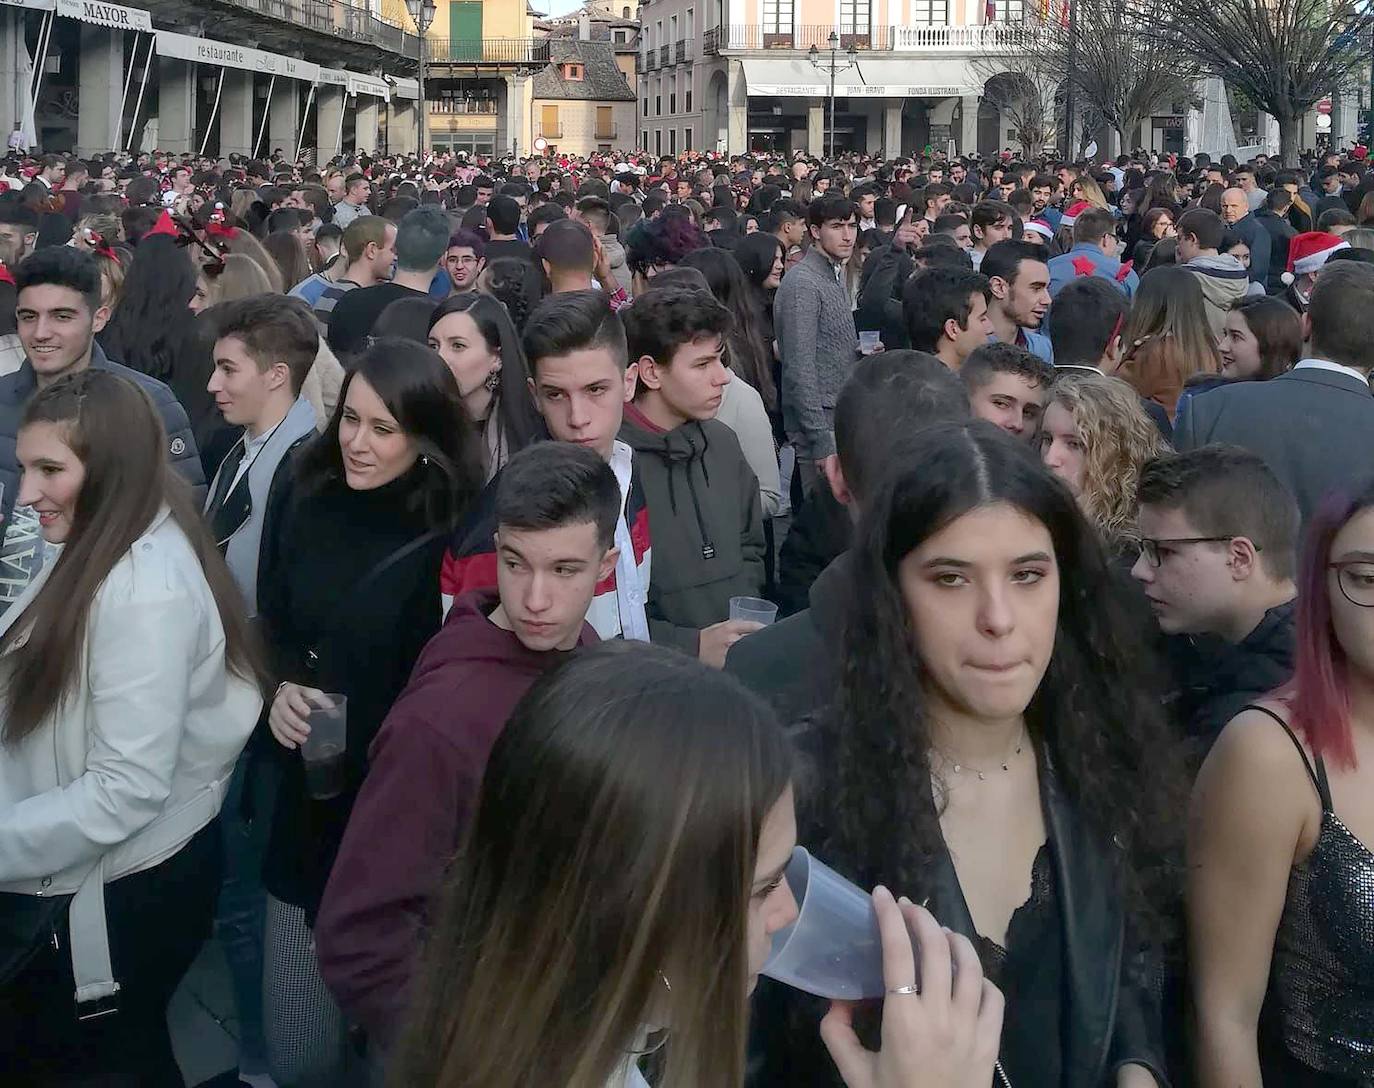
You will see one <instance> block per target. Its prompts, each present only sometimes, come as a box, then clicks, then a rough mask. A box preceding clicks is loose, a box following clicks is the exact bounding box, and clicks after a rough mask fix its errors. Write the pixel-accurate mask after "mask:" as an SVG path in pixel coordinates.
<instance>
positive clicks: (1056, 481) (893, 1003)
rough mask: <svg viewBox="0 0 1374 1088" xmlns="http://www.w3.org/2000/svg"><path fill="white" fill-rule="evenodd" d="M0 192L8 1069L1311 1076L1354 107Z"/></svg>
mask: <svg viewBox="0 0 1374 1088" xmlns="http://www.w3.org/2000/svg"><path fill="white" fill-rule="evenodd" d="M0 190H3V191H0V261H2V262H3V264H2V265H0V517H3V525H2V532H3V537H2V538H0V693H2V696H0V697H2V698H3V711H0V714H2V717H0V1069H3V1070H4V1071H5V1072H4V1074H3V1078H4V1080H5V1083H6V1084H15V1085H64V1086H65V1085H71V1086H75V1085H111V1086H114V1085H120V1086H123V1085H127V1086H138V1088H144V1086H152V1088H162V1086H180V1085H182V1084H183V1083H184V1081H183V1078H182V1074H181V1072H180V1070H179V1067H178V1064H177V1061H176V1058H175V1055H174V1052H173V1049H172V1044H171V1038H170V1035H169V1031H168V1028H167V1020H166V1014H167V1007H168V1003H169V1001H170V999H171V996H172V994H173V992H174V991H175V990H176V989H177V987H178V985H179V984H180V983H181V981H182V980H183V978H184V977H185V975H186V973H187V971H188V969H189V968H190V965H191V964H192V962H193V961H194V960H195V959H196V957H197V956H198V955H199V954H200V953H201V951H202V949H203V947H204V946H205V944H206V942H207V941H208V940H210V939H211V938H212V935H213V938H214V939H215V940H217V942H218V943H219V945H220V947H221V948H222V950H223V954H224V959H225V961H226V962H227V964H228V968H229V974H230V977H231V980H232V987H233V998H234V1006H235V1017H234V1018H235V1021H236V1025H237V1031H236V1033H237V1039H238V1043H239V1055H238V1066H237V1070H236V1071H234V1072H233V1073H230V1074H228V1076H229V1078H230V1079H229V1080H227V1081H225V1083H238V1084H247V1085H250V1086H253V1088H270V1086H273V1085H275V1086H279V1088H296V1086H300V1088H310V1086H321V1085H327V1086H333V1085H368V1084H371V1085H373V1086H379V1085H383V1084H388V1085H396V1086H404V1088H500V1086H509V1088H524V1086H527V1085H532V1084H546V1085H557V1086H564V1085H566V1086H569V1088H635V1086H640V1088H647V1085H648V1084H656V1085H662V1086H666V1088H679V1086H689V1085H690V1086H693V1088H697V1086H705V1085H710V1086H712V1088H716V1086H720V1088H745V1086H746V1085H748V1086H751V1088H775V1086H784V1085H785V1086H788V1088H796V1086H802V1088H805V1086H808V1085H816V1086H827V1088H833V1086H837V1085H839V1084H841V1083H843V1084H845V1085H848V1086H849V1088H898V1086H900V1088H984V1086H987V1085H994V1084H996V1085H1002V1086H1013V1085H1014V1086H1015V1088H1027V1086H1037V1088H1050V1086H1054V1088H1102V1086H1111V1088H1167V1086H1170V1085H1174V1086H1181V1085H1194V1084H1195V1085H1198V1086H1200V1088H1234V1086H1237V1085H1241V1086H1246V1088H1251V1086H1254V1088H1257V1086H1259V1085H1260V1084H1261V1083H1264V1084H1278V1085H1291V1086H1297V1088H1308V1086H1314V1088H1340V1086H1348V1088H1356V1086H1360V1085H1368V1084H1370V1083H1374V898H1372V896H1374V852H1371V846H1370V844H1374V789H1371V786H1374V444H1371V441H1370V435H1371V434H1374V393H1372V392H1371V387H1370V372H1371V368H1374V268H1371V267H1369V266H1370V265H1374V170H1370V169H1368V168H1367V165H1366V159H1365V153H1364V148H1362V147H1357V148H1355V149H1353V150H1352V151H1351V152H1349V153H1348V154H1344V155H1339V154H1336V155H1327V156H1325V157H1320V158H1313V159H1310V160H1306V161H1304V164H1303V168H1302V169H1300V170H1298V169H1284V168H1280V167H1279V166H1278V164H1275V163H1270V162H1269V161H1268V160H1267V159H1265V158H1264V157H1263V156H1260V157H1259V158H1257V159H1256V160H1254V161H1250V162H1243V163H1242V162H1237V161H1236V160H1235V159H1234V158H1231V157H1229V156H1227V157H1223V158H1222V159H1221V160H1220V161H1213V160H1212V159H1211V158H1210V157H1208V156H1206V155H1199V156H1197V157H1196V158H1195V159H1191V160H1190V159H1176V158H1173V157H1168V158H1160V157H1159V156H1153V155H1144V154H1139V153H1137V154H1135V155H1125V156H1122V157H1120V158H1119V159H1117V160H1116V161H1115V162H1108V163H1086V162H1067V161H1053V160H1046V159H1041V160H1037V161H1034V162H1018V161H1013V159H1012V158H1011V156H1010V155H1003V156H1000V157H996V158H992V159H983V160H979V159H953V158H947V157H945V156H943V155H931V154H929V153H927V154H924V155H915V156H911V157H904V158H897V159H889V160H879V159H874V158H871V157H867V156H863V155H858V154H846V155H841V156H838V157H836V158H834V159H831V160H826V161H817V160H814V159H812V158H810V157H808V156H805V155H802V154H795V155H788V156H777V155H765V154H758V155H749V156H736V157H726V156H722V155H702V154H698V153H686V154H683V155H679V156H674V157H668V158H660V157H653V156H648V155H645V154H638V155H635V154H631V155H626V156H624V157H623V158H622V157H619V156H610V157H606V156H598V157H593V158H590V159H580V158H575V159H568V158H558V159H551V158H530V159H526V160H519V161H517V160H513V159H503V160H489V159H486V158H476V159H471V160H470V159H469V158H468V157H466V156H463V155H440V156H430V157H427V158H425V159H424V160H423V161H421V160H417V159H414V158H401V157H395V156H390V157H388V156H377V157H371V156H367V155H362V156H357V157H351V158H344V159H340V160H338V161H336V162H333V163H331V164H329V165H328V167H327V168H324V169H315V168H314V167H312V166H310V165H307V164H305V163H289V162H286V161H283V160H282V159H281V158H280V157H279V156H274V157H273V158H271V159H269V160H266V161H245V160H242V159H233V160H230V161H227V162H226V161H216V160H209V159H204V158H199V157H195V156H189V155H181V156H178V155H140V156H137V157H136V158H130V157H128V156H119V155H114V154H111V155H106V156H104V157H103V158H100V159H97V160H94V161H89V162H87V161H82V160H78V159H63V158H61V157H58V156H53V155H47V156H42V157H40V158H35V159H26V160H17V159H14V158H11V159H10V160H8V161H7V162H5V163H4V165H3V169H0ZM758 598H762V599H763V600H764V601H767V602H772V603H773V604H775V605H776V606H777V607H778V610H779V614H780V616H781V617H782V618H781V619H779V620H778V621H777V622H775V623H772V624H770V625H764V624H762V623H760V622H758V620H757V619H753V618H743V617H744V615H745V614H749V615H757V612H756V611H755V612H748V611H747V609H742V608H740V607H739V606H740V602H741V599H745V600H746V601H747V600H748V599H758ZM754 603H755V604H757V601H755V602H754ZM340 719H342V721H340ZM331 735H336V739H335V740H334V741H333V742H332V747H330V746H329V745H328V744H326V743H325V740H324V739H323V738H327V737H328V736H331ZM798 846H804V847H806V848H807V849H808V850H810V851H811V852H812V853H814V854H815V855H816V856H817V857H818V858H820V859H822V860H824V861H825V862H826V863H827V864H829V865H831V866H833V867H834V868H835V869H836V870H837V871H838V872H840V873H841V874H842V875H844V876H845V877H847V878H849V879H850V880H852V881H854V882H855V883H857V884H859V885H860V886H861V887H863V888H864V889H872V901H873V907H874V911H875V913H876V917H877V921H878V926H879V930H880V933H881V937H882V952H883V969H884V978H885V985H886V988H887V995H886V997H885V998H884V999H883V1000H882V1002H881V1003H876V1002H870V1003H863V1004H858V1005H853V1004H849V1003H845V1002H831V1003H830V1004H829V1007H828V1008H827V1007H826V1003H825V1002H824V1001H822V1000H820V999H818V998H814V997H811V996H809V995H807V994H804V993H802V992H800V991H798V990H794V989H790V988H788V987H786V986H784V985H782V984H781V983H778V982H776V981H773V980H771V979H768V978H766V977H764V978H761V977H760V971H761V968H762V967H763V966H764V964H765V961H766V960H767V957H768V954H769V949H770V945H771V939H772V937H773V935H774V934H777V933H779V932H780V931H783V930H785V929H786V927H788V926H789V925H791V924H792V923H793V922H794V921H795V920H796V919H797V917H798V909H799V904H798V901H797V896H796V895H795V894H794V892H795V889H794V888H793V887H792V885H791V884H790V883H789V882H788V880H786V879H785V872H786V870H787V868H788V863H789V861H790V860H791V858H792V857H793V852H794V849H795V848H796V847H798Z"/></svg>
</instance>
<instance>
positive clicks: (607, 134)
mask: <svg viewBox="0 0 1374 1088" xmlns="http://www.w3.org/2000/svg"><path fill="white" fill-rule="evenodd" d="M619 136H620V126H619V125H617V124H616V123H615V122H614V121H612V122H611V123H610V124H598V125H597V126H596V139H598V140H614V139H617V138H618V137H619Z"/></svg>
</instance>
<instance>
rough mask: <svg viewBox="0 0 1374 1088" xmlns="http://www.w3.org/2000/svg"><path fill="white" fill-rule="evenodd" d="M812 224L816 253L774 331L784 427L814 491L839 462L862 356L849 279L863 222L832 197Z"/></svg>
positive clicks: (778, 302)
mask: <svg viewBox="0 0 1374 1088" xmlns="http://www.w3.org/2000/svg"><path fill="white" fill-rule="evenodd" d="M806 221H807V231H808V232H809V233H810V235H811V248H810V250H808V251H807V254H806V256H805V257H803V258H802V259H801V261H800V262H799V263H798V264H797V265H796V266H795V267H794V268H793V269H792V270H791V271H790V272H788V273H787V275H785V276H784V277H783V280H782V285H781V286H780V287H779V288H778V293H777V297H776V298H775V299H774V300H773V327H774V330H775V332H776V334H777V338H778V350H779V352H780V354H781V356H782V422H783V426H784V427H785V428H786V430H787V437H788V438H789V439H790V440H791V442H792V445H793V447H794V448H795V449H796V451H797V465H798V466H799V468H800V469H801V474H802V488H803V490H804V491H806V492H808V493H809V492H810V491H811V489H812V487H814V486H815V483H816V480H817V478H820V479H825V472H824V467H823V466H824V464H825V462H826V461H827V460H829V459H830V458H832V457H834V456H835V428H834V422H835V401H836V399H837V398H838V397H839V395H840V389H841V388H842V387H843V386H844V383H845V379H846V378H848V377H849V372H850V370H851V369H852V368H853V366H854V362H855V360H856V359H857V358H858V343H859V334H858V333H857V332H856V331H855V329H854V311H853V309H852V307H851V305H850V300H849V291H848V289H847V288H846V286H845V275H844V271H845V264H846V262H847V261H848V260H849V257H850V254H852V253H853V252H854V239H855V236H856V234H857V233H858V225H857V224H858V219H857V216H856V210H855V207H854V204H853V202H852V201H850V200H849V199H848V198H846V197H844V196H842V195H840V194H838V193H837V194H833V195H832V194H829V193H827V194H826V195H825V196H822V197H818V198H817V199H816V200H813V201H812V202H811V206H810V207H809V208H808V209H807V213H806Z"/></svg>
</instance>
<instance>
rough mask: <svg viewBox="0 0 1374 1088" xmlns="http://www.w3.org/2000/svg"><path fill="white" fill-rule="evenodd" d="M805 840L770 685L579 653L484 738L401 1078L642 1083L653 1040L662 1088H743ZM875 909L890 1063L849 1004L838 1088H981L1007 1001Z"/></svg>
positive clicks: (843, 1017)
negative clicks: (752, 1008)
mask: <svg viewBox="0 0 1374 1088" xmlns="http://www.w3.org/2000/svg"><path fill="white" fill-rule="evenodd" d="M665 767H671V768H672V769H673V773H672V774H669V775H664V774H663V773H662V772H663V768H665ZM795 843H796V823H795V818H794V816H793V798H792V755H791V750H790V747H789V745H788V741H787V739H786V737H785V736H784V735H783V733H782V731H781V730H780V729H779V728H778V725H777V722H776V720H775V719H774V718H773V715H772V713H771V712H770V711H769V710H768V708H767V707H766V706H765V705H764V704H763V703H762V702H761V701H760V700H759V699H757V698H756V697H755V696H753V695H751V694H750V693H748V692H747V691H745V690H744V689H743V688H742V687H740V686H739V685H738V684H737V683H736V682H735V681H734V680H732V679H731V678H730V677H728V676H726V675H725V674H723V673H720V672H717V671H715V670H712V669H708V668H707V667H705V666H703V665H701V664H699V663H698V662H697V661H695V660H693V659H692V658H689V657H687V656H685V655H682V654H678V653H675V652H673V651H672V650H667V649H664V648H662V647H658V646H650V645H648V644H645V643H635V642H625V641H615V642H608V643H603V644H601V645H600V646H597V647H595V648H594V649H591V650H588V651H585V652H582V653H579V654H578V655H577V656H575V657H574V658H573V659H572V660H571V661H568V662H566V663H565V664H563V665H560V666H559V667H557V668H556V669H554V670H552V671H551V672H549V673H546V674H545V675H544V676H543V677H542V678H541V679H540V680H538V681H537V682H536V683H535V684H534V686H533V687H532V688H531V689H530V690H529V692H528V693H526V695H525V697H524V698H523V699H522V700H521V701H520V703H519V705H518V706H517V707H516V708H515V711H514V712H513V713H512V715H511V718H510V720H509V722H508V723H507V725H506V727H505V729H504V730H503V731H502V733H501V735H500V737H499V738H498V739H497V741H496V744H495V746H494V748H493V749H492V752H491V755H490V758H489V759H488V761H487V766H486V771H485V774H484V775H483V779H482V789H481V792H480V795H479V799H478V804H477V811H476V815H475V818H474V820H473V823H472V825H471V827H470V828H469V829H468V833H467V836H466V844H465V846H464V848H463V850H462V851H461V852H460V854H459V856H458V858H457V860H456V861H455V863H454V865H453V868H452V870H451V872H450V875H449V878H448V881H447V883H446V885H445V888H444V890H443V892H442V894H441V896H440V902H439V904H438V910H437V914H438V924H437V927H436V929H435V931H434V934H433V936H432V938H431V940H430V943H429V946H428V948H427V949H426V951H425V953H424V955H423V958H422V959H423V964H424V966H423V968H422V975H421V979H420V983H419V986H418V991H417V1001H416V1005H415V1007H414V1009H413V1011H412V1016H411V1023H410V1026H409V1031H408V1032H407V1035H406V1037H405V1039H404V1041H403V1043H402V1045H401V1048H400V1050H399V1052H398V1054H397V1061H396V1064H395V1067H394V1068H393V1070H392V1071H391V1072H392V1083H394V1084H395V1085H397V1086H398V1088H399V1086H404V1088H525V1086H527V1085H558V1086H559V1088H647V1085H646V1081H645V1080H644V1078H643V1076H642V1075H641V1073H640V1070H639V1068H638V1059H639V1058H640V1057H641V1056H643V1055H645V1054H649V1053H653V1052H655V1051H658V1053H657V1054H656V1057H655V1062H656V1064H657V1065H658V1066H659V1069H660V1072H661V1076H660V1077H659V1079H658V1083H659V1084H660V1085H663V1086H665V1088H699V1086H701V1088H704V1086H706V1085H710V1086H711V1088H743V1085H744V1059H745V1041H746V1036H747V1034H748V1033H747V1030H746V1029H747V1010H748V1002H749V994H750V991H751V990H752V989H753V987H754V983H755V981H756V979H757V978H758V972H759V969H760V968H761V967H762V966H763V963H764V961H765V960H766V958H767V955H768V951H769V946H770V937H771V935H772V934H773V933H775V932H777V931H778V930H780V929H782V928H783V927H784V926H787V925H788V924H790V923H791V922H792V921H794V920H795V919H796V917H797V904H796V900H795V899H794V897H793V895H792V891H791V889H790V886H789V884H788V883H787V881H786V880H785V879H784V877H783V871H784V869H785V867H786V865H787V862H788V859H789V858H790V856H791V854H792V851H793V847H794V844H795ZM873 900H874V906H875V908H876V910H877V913H878V918H879V923H880V926H881V932H882V937H883V944H884V959H885V967H886V969H887V971H886V982H887V985H888V986H889V987H890V989H891V990H899V991H900V996H893V997H890V998H889V999H888V1002H887V1006H886V1008H885V1010H884V1020H883V1031H882V1034H883V1041H884V1046H883V1049H882V1050H881V1051H880V1052H879V1053H876V1054H874V1053H869V1052H867V1051H865V1050H864V1049H863V1048H862V1047H861V1046H860V1045H859V1042H858V1039H857V1038H856V1037H855V1036H854V1033H853V1031H852V1030H851V1029H850V1027H849V1011H848V1009H847V1007H844V1005H843V1003H837V1005H836V1007H835V1008H834V1009H833V1010H832V1012H831V1014H830V1015H829V1016H828V1017H826V1020H825V1023H824V1024H823V1025H822V1027H821V1031H822V1033H823V1034H824V1036H825V1039H826V1043H827V1045H828V1046H829V1047H830V1050H831V1053H832V1054H833V1055H834V1058H835V1062H836V1063H837V1064H838V1066H839V1067H840V1069H841V1070H842V1071H843V1072H844V1075H845V1078H846V1081H847V1083H849V1084H850V1085H852V1086H853V1088H876V1086H878V1085H902V1086H903V1088H967V1086H969V1085H983V1084H988V1083H990V1082H991V1079H992V1071H993V1062H994V1058H995V1050H996V1039H997V1034H998V1025H999V1023H1000V1018H1001V1017H1000V1014H1001V998H1000V995H999V994H997V992H996V991H995V990H994V989H993V988H992V987H991V986H989V985H987V984H986V983H985V981H984V980H983V978H982V972H981V971H980V969H979V967H978V963H977V957H976V956H975V955H974V952H973V949H972V946H971V945H970V944H969V943H968V941H966V940H964V939H963V938H958V937H953V936H951V937H948V938H946V936H945V935H944V934H943V933H942V932H941V931H940V929H939V928H938V926H937V925H936V923H935V921H934V919H933V918H931V916H930V915H929V913H927V912H926V911H923V910H921V909H920V908H918V907H915V906H914V905H910V904H907V903H906V902H905V900H904V901H903V906H902V907H901V909H900V910H899V909H898V907H897V904H895V903H894V902H893V899H892V896H891V894H890V893H888V892H886V891H884V890H881V889H875V891H874V894H873ZM904 916H905V920H906V921H907V922H908V924H909V925H910V926H911V927H912V930H913V932H914V934H915V938H914V941H913V939H912V938H909V937H908V936H907V933H906V931H905V929H904V927H903V924H902V923H903V917H904ZM913 943H916V944H918V945H919V949H920V971H921V978H920V988H921V990H922V992H921V993H919V994H918V993H916V992H915V990H916V989H917V986H916V985H913V983H915V982H916V981H917V980H916V978H915V972H916V970H917V968H916V966H915V965H914V964H913V963H912V944H913ZM951 961H952V962H953V963H954V964H955V965H956V970H955V982H954V988H953V992H952V993H951V985H950V976H949V974H948V972H949V970H950V966H951ZM941 972H944V973H943V974H941ZM932 1013H938V1014H939V1015H940V1016H941V1018H942V1020H943V1021H944V1022H943V1024H942V1026H943V1027H944V1028H946V1029H947V1030H946V1032H945V1036H944V1039H943V1040H942V1041H941V1042H940V1043H938V1044H937V1043H933V1042H931V1041H930V1040H931V1039H932V1036H931V1035H930V1034H929V1028H931V1027H933V1026H934V1020H933V1019H930V1016H931V1014H932ZM923 1027H924V1028H926V1031H925V1032H923V1031H922V1030H921V1029H922V1028H923ZM809 1030H810V1033H811V1035H812V1036H813V1037H814V1035H815V1031H816V1029H815V1025H814V1023H813V1024H811V1025H810V1026H809ZM665 1038H666V1044H665V1043H664V1039H665ZM659 1047H662V1050H658V1048H659ZM821 1060H822V1061H824V1060H825V1059H824V1058H822V1059H821ZM826 1064H827V1065H828V1064H829V1063H828V1062H827V1063H826ZM767 1083H770V1084H771V1083H774V1082H772V1081H769V1082H767Z"/></svg>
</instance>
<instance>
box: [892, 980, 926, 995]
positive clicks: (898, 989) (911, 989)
mask: <svg viewBox="0 0 1374 1088" xmlns="http://www.w3.org/2000/svg"><path fill="white" fill-rule="evenodd" d="M887 992H888V993H890V994H918V995H919V994H920V992H921V987H919V986H917V985H916V984H914V983H913V984H912V985H910V986H894V987H893V988H892V989H890V990H888V991H887Z"/></svg>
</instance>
